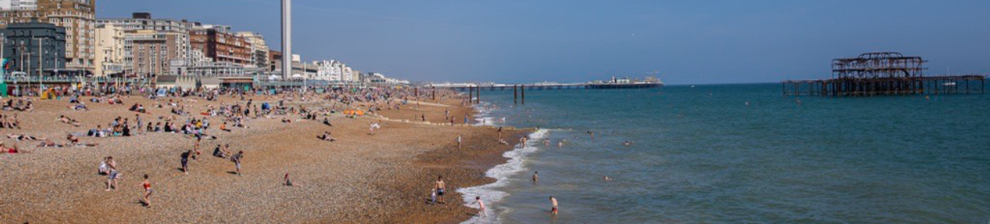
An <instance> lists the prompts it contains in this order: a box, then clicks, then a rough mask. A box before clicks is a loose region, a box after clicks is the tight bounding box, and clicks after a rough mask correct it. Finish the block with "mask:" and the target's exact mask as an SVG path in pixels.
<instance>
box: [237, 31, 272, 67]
mask: <svg viewBox="0 0 990 224" xmlns="http://www.w3.org/2000/svg"><path fill="white" fill-rule="evenodd" d="M236 35H237V37H240V38H244V40H245V41H247V42H248V44H250V47H249V49H250V52H251V58H250V59H251V62H250V64H252V65H254V66H256V67H258V68H261V69H262V71H265V72H269V71H271V70H268V68H269V67H268V51H269V49H268V44H266V43H265V37H264V36H261V34H260V33H255V32H247V31H242V32H237V33H236Z"/></svg>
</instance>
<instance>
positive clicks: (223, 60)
mask: <svg viewBox="0 0 990 224" xmlns="http://www.w3.org/2000/svg"><path fill="white" fill-rule="evenodd" d="M94 8H95V0H0V32H2V33H3V34H4V35H5V37H6V38H4V39H5V40H4V41H3V46H4V48H5V49H4V50H3V53H4V55H3V56H4V58H5V59H7V60H8V61H9V62H10V63H11V64H10V65H11V66H10V67H8V71H9V72H14V73H15V74H20V72H27V74H29V75H38V74H39V73H40V74H42V75H53V74H56V73H58V74H61V75H87V74H88V75H92V76H94V77H104V76H110V77H113V78H127V79H140V80H143V81H140V82H141V83H142V85H143V84H151V85H156V84H161V85H174V86H184V87H216V86H220V85H223V84H225V83H226V82H236V84H238V85H243V84H245V83H247V84H250V82H251V80H252V79H254V80H258V79H259V78H258V77H265V78H266V79H270V78H274V79H278V80H283V79H284V80H286V82H299V83H306V82H305V81H303V80H309V81H313V82H309V83H310V84H313V83H320V84H323V83H338V84H362V83H376V84H377V83H400V81H401V80H396V79H392V78H388V77H386V76H385V75H384V74H381V73H367V74H364V73H361V71H358V70H357V69H354V68H352V67H350V66H348V65H347V64H345V63H343V62H341V61H338V60H314V61H311V62H304V61H303V60H301V58H302V56H300V55H297V54H294V55H288V56H286V55H283V54H282V52H280V51H275V50H272V49H270V48H269V47H268V44H267V43H266V40H265V38H264V37H263V36H262V35H261V34H260V33H257V32H250V31H241V32H234V31H233V29H231V27H230V26H226V25H215V24H202V23H198V22H189V21H186V20H177V19H161V18H153V17H152V15H151V13H149V12H135V13H133V14H132V15H131V17H130V18H100V19H97V18H96V14H95V10H94ZM39 40H40V41H41V42H40V47H41V50H40V51H39V50H38V47H39V42H38V41H39ZM39 56H40V57H41V60H40V61H39V60H38V58H39ZM285 57H288V58H285ZM284 60H290V61H288V62H289V63H285V64H288V65H291V66H292V68H291V70H290V71H289V73H290V74H291V75H290V77H282V76H272V75H273V74H276V73H281V71H282V70H283V68H282V66H283V65H285V64H283V63H282V62H283V61H284ZM39 68H40V69H41V71H39V70H38V69H39ZM232 80H233V81H232ZM161 81H164V82H161ZM255 82H257V81H255ZM228 84H229V83H228ZM266 85H268V84H266ZM269 86H270V85H269Z"/></svg>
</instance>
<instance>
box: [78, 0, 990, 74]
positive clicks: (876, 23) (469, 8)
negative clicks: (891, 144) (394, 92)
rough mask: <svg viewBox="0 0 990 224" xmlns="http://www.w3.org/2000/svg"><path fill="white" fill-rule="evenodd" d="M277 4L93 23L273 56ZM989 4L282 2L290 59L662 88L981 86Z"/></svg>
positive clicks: (112, 0)
mask: <svg viewBox="0 0 990 224" xmlns="http://www.w3.org/2000/svg"><path fill="white" fill-rule="evenodd" d="M280 4H281V3H280V1H279V0H98V1H97V14H96V15H97V17H98V18H121V17H130V15H131V13H132V12H136V11H146V12H151V13H152V16H153V17H154V18H172V19H188V20H190V21H198V22H202V23H209V24H224V25H230V26H232V27H233V29H234V30H235V31H254V32H259V33H261V34H262V35H264V36H265V38H266V41H267V42H268V45H269V47H271V48H272V49H276V50H277V49H280V36H281V34H280V32H281V28H280V26H281V22H280V10H281V9H280ZM987 12H990V1H987V0H972V1H970V0H946V1H934V0H928V1H920V0H889V1H887V0H874V1H870V0H830V1H811V0H749V1H742V0H724V1H717V0H709V1H686V0H685V1H663V0H652V1H650V0H646V1H640V0H621V1H618V0H611V1H605V0H602V1H585V0H498V1H464V0H449V1H434V0H418V1H400V0H393V1H381V0H360V1H337V0H293V16H294V17H293V53H295V54H300V55H302V57H303V60H305V61H313V60H323V59H336V60H340V61H343V62H344V63H347V64H348V65H350V66H351V67H353V68H355V69H358V70H361V71H362V72H381V73H384V74H385V75H387V76H392V77H397V78H400V79H409V80H413V81H455V82H462V81H472V82H473V81H493V82H500V83H528V82H542V81H553V82H586V81H591V80H599V79H608V78H610V77H611V76H628V77H645V76H648V75H650V73H652V72H654V71H656V72H658V75H657V77H658V78H661V79H662V80H663V81H664V82H665V83H667V84H727V83H760V82H778V81H781V80H786V79H818V78H829V77H831V70H830V69H831V60H832V59H834V58H842V57H855V56H858V55H859V54H861V53H865V52H874V51H895V52H901V53H903V54H905V55H911V56H922V57H923V58H924V59H926V60H928V61H930V63H929V64H928V66H927V67H928V68H929V70H928V71H927V74H945V73H947V72H950V73H952V74H961V73H966V74H990V18H988V16H987V15H988V13H987Z"/></svg>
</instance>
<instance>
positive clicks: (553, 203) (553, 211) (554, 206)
mask: <svg viewBox="0 0 990 224" xmlns="http://www.w3.org/2000/svg"><path fill="white" fill-rule="evenodd" d="M550 206H552V207H550V213H551V214H554V215H556V214H557V199H556V198H553V196H550Z"/></svg>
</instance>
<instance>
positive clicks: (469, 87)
mask: <svg viewBox="0 0 990 224" xmlns="http://www.w3.org/2000/svg"><path fill="white" fill-rule="evenodd" d="M660 87H663V83H661V82H631V83H535V84H496V83H483V84H477V83H459V84H451V83H446V84H430V85H427V86H425V88H429V89H431V91H433V92H434V93H433V94H434V95H435V94H436V89H438V88H439V89H449V90H454V91H460V92H467V93H468V99H470V100H471V101H470V102H471V103H481V90H487V91H505V90H512V94H513V100H512V101H513V103H520V102H522V104H526V90H527V89H528V90H563V89H648V88H660ZM416 92H417V93H416V94H417V95H419V88H416ZM434 98H435V96H434Z"/></svg>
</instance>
